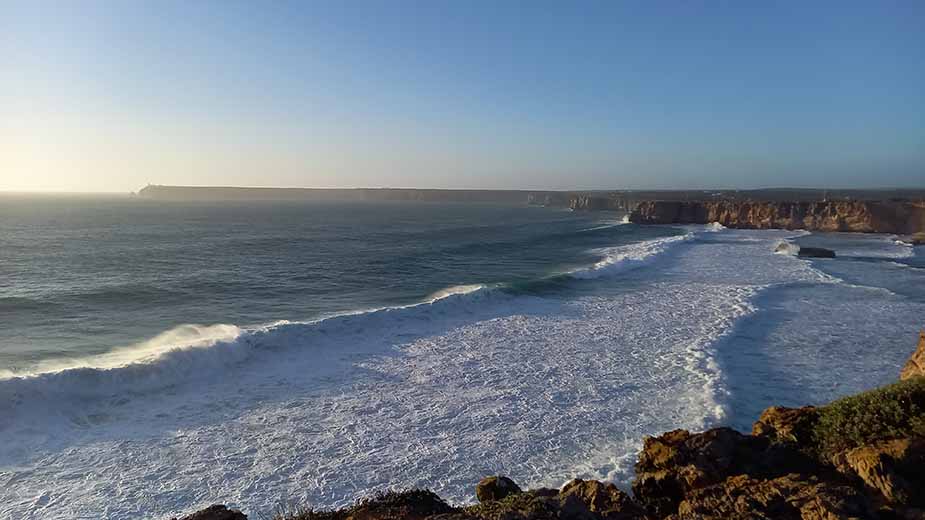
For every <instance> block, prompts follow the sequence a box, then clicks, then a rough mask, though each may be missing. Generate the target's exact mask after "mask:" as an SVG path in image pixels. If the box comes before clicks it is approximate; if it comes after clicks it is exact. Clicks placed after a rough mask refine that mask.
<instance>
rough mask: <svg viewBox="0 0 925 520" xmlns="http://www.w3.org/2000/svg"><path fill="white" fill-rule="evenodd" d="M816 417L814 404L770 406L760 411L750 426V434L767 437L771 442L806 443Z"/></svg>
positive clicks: (808, 441) (808, 440) (809, 439)
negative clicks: (792, 406)
mask: <svg viewBox="0 0 925 520" xmlns="http://www.w3.org/2000/svg"><path fill="white" fill-rule="evenodd" d="M818 419H819V412H818V411H817V410H816V407H814V406H804V407H802V408H786V407H783V406H772V407H770V408H768V409H766V410H765V411H763V412H761V416H760V417H758V421H756V422H755V424H754V425H753V426H752V435H755V436H759V437H767V438H769V439H770V440H771V441H772V442H794V443H800V444H808V443H810V442H811V441H812V435H813V431H812V429H813V425H814V424H816V421H817V420H818Z"/></svg>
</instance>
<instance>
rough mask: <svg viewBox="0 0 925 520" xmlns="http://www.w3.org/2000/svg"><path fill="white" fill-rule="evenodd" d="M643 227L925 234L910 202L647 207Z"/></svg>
mask: <svg viewBox="0 0 925 520" xmlns="http://www.w3.org/2000/svg"><path fill="white" fill-rule="evenodd" d="M630 221H631V222H635V223H638V224H708V223H711V222H718V223H720V224H722V225H724V226H726V227H729V228H743V229H806V230H809V231H851V232H860V233H895V234H913V233H919V232H923V231H925V203H923V202H909V201H850V200H847V201H822V202H752V201H729V200H721V201H668V200H657V201H644V202H640V203H639V204H638V205H637V207H636V209H635V210H634V211H633V212H632V213H631V215H630Z"/></svg>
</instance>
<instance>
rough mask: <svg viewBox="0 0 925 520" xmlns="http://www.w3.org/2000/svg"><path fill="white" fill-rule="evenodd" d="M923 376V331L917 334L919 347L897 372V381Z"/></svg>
mask: <svg viewBox="0 0 925 520" xmlns="http://www.w3.org/2000/svg"><path fill="white" fill-rule="evenodd" d="M918 376H925V331H921V332H919V345H918V347H917V348H916V349H915V352H913V353H912V355H911V356H909V360H908V361H906V364H905V365H904V366H903V369H902V371H900V372H899V380H900V381H905V380H906V379H909V378H911V377H918Z"/></svg>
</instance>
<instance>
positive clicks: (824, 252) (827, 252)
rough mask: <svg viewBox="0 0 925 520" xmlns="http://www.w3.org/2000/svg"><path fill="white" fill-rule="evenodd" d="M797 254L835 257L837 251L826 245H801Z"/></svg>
mask: <svg viewBox="0 0 925 520" xmlns="http://www.w3.org/2000/svg"><path fill="white" fill-rule="evenodd" d="M797 256H803V257H807V258H835V251H832V250H831V249H826V248H824V247H801V248H800V250H799V251H797Z"/></svg>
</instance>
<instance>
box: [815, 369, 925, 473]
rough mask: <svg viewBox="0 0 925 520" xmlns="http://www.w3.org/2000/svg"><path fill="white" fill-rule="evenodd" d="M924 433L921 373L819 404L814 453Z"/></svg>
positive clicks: (825, 453) (924, 391)
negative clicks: (887, 384)
mask: <svg viewBox="0 0 925 520" xmlns="http://www.w3.org/2000/svg"><path fill="white" fill-rule="evenodd" d="M915 436H918V437H925V377H914V378H912V379H908V380H906V381H901V382H898V383H894V384H892V385H889V386H884V387H882V388H878V389H876V390H871V391H869V392H864V393H861V394H858V395H853V396H851V397H845V398H844V399H839V400H838V401H834V402H832V403H830V404H828V405H826V406H823V407H821V408H819V420H818V422H816V424H815V426H814V428H813V441H814V443H815V448H816V450H817V451H818V453H819V454H820V455H822V456H829V455H833V454H835V453H838V452H840V451H843V450H847V449H851V448H856V447H858V446H861V445H863V444H869V443H871V442H875V441H880V440H888V439H898V438H902V437H915Z"/></svg>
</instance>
